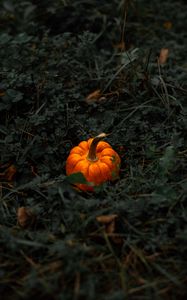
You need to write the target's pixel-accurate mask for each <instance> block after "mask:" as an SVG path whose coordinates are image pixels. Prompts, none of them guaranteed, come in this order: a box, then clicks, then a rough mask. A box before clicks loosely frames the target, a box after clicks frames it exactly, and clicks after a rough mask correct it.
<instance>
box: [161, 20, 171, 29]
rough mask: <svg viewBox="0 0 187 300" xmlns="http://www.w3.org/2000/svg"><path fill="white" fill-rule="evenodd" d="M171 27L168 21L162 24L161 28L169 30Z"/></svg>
mask: <svg viewBox="0 0 187 300" xmlns="http://www.w3.org/2000/svg"><path fill="white" fill-rule="evenodd" d="M172 26H173V24H172V23H171V22H170V21H166V22H164V24H163V27H164V28H165V29H168V30H169V29H171V28H172Z"/></svg>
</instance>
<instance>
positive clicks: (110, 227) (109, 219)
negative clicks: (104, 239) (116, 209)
mask: <svg viewBox="0 0 187 300" xmlns="http://www.w3.org/2000/svg"><path fill="white" fill-rule="evenodd" d="M117 218H118V215H116V214H113V215H108V216H107V215H103V216H98V217H96V220H97V221H98V222H99V223H101V224H103V225H104V226H105V229H104V230H105V233H106V234H107V236H108V237H109V238H110V239H111V240H112V241H113V242H114V243H115V244H122V243H123V239H122V237H121V235H120V234H119V233H117V232H116V219H117Z"/></svg>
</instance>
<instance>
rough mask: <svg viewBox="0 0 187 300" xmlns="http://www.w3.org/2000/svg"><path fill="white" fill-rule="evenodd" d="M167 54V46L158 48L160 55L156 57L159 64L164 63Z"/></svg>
mask: <svg viewBox="0 0 187 300" xmlns="http://www.w3.org/2000/svg"><path fill="white" fill-rule="evenodd" d="M168 56H169V49H168V48H162V49H161V50H160V55H159V58H158V63H159V64H160V65H163V64H165V63H166V61H167V59H168Z"/></svg>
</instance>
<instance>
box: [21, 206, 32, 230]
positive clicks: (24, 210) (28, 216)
mask: <svg viewBox="0 0 187 300" xmlns="http://www.w3.org/2000/svg"><path fill="white" fill-rule="evenodd" d="M35 220H36V216H35V215H34V213H33V211H32V210H31V209H30V208H28V207H24V206H22V207H19V208H18V210H17V221H18V224H19V225H20V227H23V228H26V227H28V226H30V225H33V223H34V221H35Z"/></svg>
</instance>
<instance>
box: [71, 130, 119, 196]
mask: <svg viewBox="0 0 187 300" xmlns="http://www.w3.org/2000/svg"><path fill="white" fill-rule="evenodd" d="M106 136H107V134H105V133H101V134H99V135H98V136H96V137H95V138H90V139H88V140H87V141H82V142H80V143H79V145H78V146H76V147H74V148H73V149H72V150H71V151H70V154H69V156H68V158H67V161H66V174H67V175H71V174H74V173H78V172H81V173H82V174H83V175H84V177H85V179H86V180H87V182H88V184H76V186H77V187H78V188H79V189H81V190H83V191H93V187H94V186H99V185H100V184H102V183H104V182H105V181H108V180H114V179H116V178H117V177H118V175H119V169H120V163H121V159H120V157H119V155H118V154H117V152H115V151H114V150H113V149H112V147H111V146H110V145H109V144H108V143H107V142H104V141H101V140H102V139H103V138H105V137H106Z"/></svg>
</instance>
